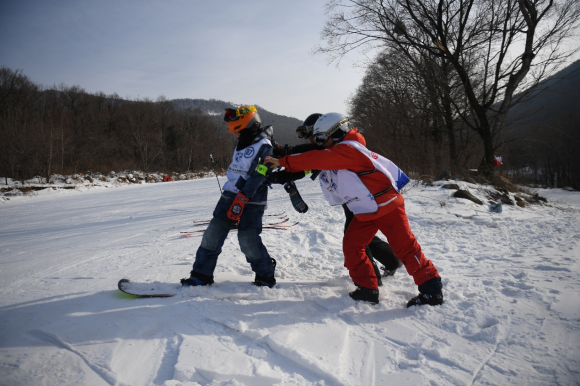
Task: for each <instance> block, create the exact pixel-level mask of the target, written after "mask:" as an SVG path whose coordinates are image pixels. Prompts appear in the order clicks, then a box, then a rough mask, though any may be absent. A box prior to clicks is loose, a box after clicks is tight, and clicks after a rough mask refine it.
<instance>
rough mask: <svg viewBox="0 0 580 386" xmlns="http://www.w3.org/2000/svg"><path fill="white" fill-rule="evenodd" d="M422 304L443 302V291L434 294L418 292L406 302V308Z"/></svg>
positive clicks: (435, 304)
mask: <svg viewBox="0 0 580 386" xmlns="http://www.w3.org/2000/svg"><path fill="white" fill-rule="evenodd" d="M423 304H428V305H430V306H439V305H441V304H443V293H442V292H439V293H436V294H419V295H418V296H415V297H414V298H413V299H411V300H409V302H408V303H407V308H409V307H411V306H422V305H423Z"/></svg>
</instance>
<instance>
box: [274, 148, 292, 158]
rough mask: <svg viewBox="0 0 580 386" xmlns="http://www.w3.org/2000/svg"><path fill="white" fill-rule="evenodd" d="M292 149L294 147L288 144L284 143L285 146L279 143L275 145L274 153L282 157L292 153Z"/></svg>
mask: <svg viewBox="0 0 580 386" xmlns="http://www.w3.org/2000/svg"><path fill="white" fill-rule="evenodd" d="M291 150H292V148H291V147H289V146H288V145H284V147H282V146H280V145H278V146H274V147H273V148H272V153H273V154H274V156H276V157H277V158H280V157H284V156H285V155H289V154H291Z"/></svg>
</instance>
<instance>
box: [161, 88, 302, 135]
mask: <svg viewBox="0 0 580 386" xmlns="http://www.w3.org/2000/svg"><path fill="white" fill-rule="evenodd" d="M172 102H173V105H174V106H175V108H176V109H177V110H185V109H190V108H198V109H201V110H203V111H204V112H205V113H207V114H209V115H213V116H215V119H216V121H218V122H220V124H223V119H222V117H223V113H224V110H225V109H227V108H230V107H239V106H242V105H240V104H234V103H231V102H224V101H222V100H218V99H209V100H207V99H173V100H172ZM256 108H257V109H258V113H259V114H260V118H261V119H262V124H264V125H272V126H273V127H274V139H275V140H276V142H278V143H279V144H281V145H284V144H290V145H297V144H299V143H301V140H300V139H299V138H298V137H296V128H297V127H298V126H300V125H301V124H302V121H300V120H298V119H296V118H291V117H287V116H285V115H279V114H276V113H272V112H270V111H268V110H266V109H264V108H262V107H260V106H258V105H256Z"/></svg>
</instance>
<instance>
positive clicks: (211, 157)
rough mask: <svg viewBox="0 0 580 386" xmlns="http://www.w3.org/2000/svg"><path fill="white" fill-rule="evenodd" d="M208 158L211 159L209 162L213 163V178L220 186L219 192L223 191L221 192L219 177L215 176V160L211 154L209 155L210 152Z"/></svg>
mask: <svg viewBox="0 0 580 386" xmlns="http://www.w3.org/2000/svg"><path fill="white" fill-rule="evenodd" d="M209 158H210V159H211V163H212V165H213V174H215V179H216V180H217V182H218V186H219V187H220V193H223V192H222V186H221V185H220V180H219V178H218V176H217V173H216V171H215V162H214V161H213V156H212V155H211V153H209Z"/></svg>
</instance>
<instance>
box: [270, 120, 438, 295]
mask: <svg viewBox="0 0 580 386" xmlns="http://www.w3.org/2000/svg"><path fill="white" fill-rule="evenodd" d="M343 140H345V141H357V142H359V143H361V144H362V145H363V146H366V141H365V139H364V137H363V136H362V135H361V134H360V133H359V132H358V131H357V129H352V130H350V131H349V132H348V133H347V134H346V136H345V137H344V139H343ZM280 165H281V166H284V167H285V168H286V169H287V170H288V171H290V172H299V171H303V170H313V169H315V170H342V169H347V170H350V171H352V172H355V173H361V172H366V171H370V170H373V169H374V165H373V163H372V162H371V160H370V159H369V158H368V157H367V156H366V155H364V154H363V153H361V152H360V151H358V150H357V149H355V148H354V147H352V146H350V145H348V144H342V145H340V144H336V145H334V146H332V147H330V148H326V149H324V150H313V151H309V152H307V153H302V154H294V155H289V156H285V157H282V158H280ZM359 178H360V180H361V181H362V183H363V184H364V185H365V186H366V187H367V188H368V189H369V190H370V192H371V193H373V194H376V193H378V192H382V191H384V190H386V189H388V188H389V187H390V186H391V185H392V183H391V180H389V178H388V177H387V176H385V175H384V174H383V173H381V172H379V171H377V172H375V173H370V174H366V175H363V176H360V177H359ZM389 200H392V201H391V202H389V203H388V204H387V205H385V206H382V207H379V209H378V210H377V211H376V212H375V213H365V214H357V215H355V217H354V219H353V220H352V221H351V223H350V225H349V227H348V229H347V230H346V232H345V234H344V238H343V241H342V249H343V252H344V266H345V267H346V268H347V269H348V271H349V274H350V277H351V278H352V281H353V282H354V283H355V284H356V285H358V286H361V287H366V288H371V289H378V281H377V276H376V274H375V271H374V269H373V266H372V264H371V262H370V260H369V259H368V258H367V256H366V253H365V245H368V244H369V243H370V242H371V240H372V238H373V236H374V235H375V234H376V233H377V231H378V230H380V231H381V232H382V233H383V234H384V235H385V236H386V237H387V240H388V242H389V244H390V245H391V247H392V249H393V252H394V253H395V255H396V256H397V257H398V258H399V259H400V260H401V261H402V262H403V264H404V265H405V268H406V269H407V272H408V273H409V275H411V276H413V279H414V280H415V284H417V285H421V284H423V283H425V282H426V281H427V280H430V279H433V278H436V277H439V273H438V272H437V269H436V268H435V266H434V265H433V263H432V262H431V261H430V260H428V259H427V258H426V257H425V255H424V254H423V252H422V251H421V246H420V245H419V243H418V242H417V239H416V238H415V236H414V235H413V232H411V228H410V227H409V221H408V220H407V214H406V213H405V201H404V199H403V196H402V195H401V194H399V193H397V191H396V190H395V189H391V190H390V191H389V192H388V193H386V194H383V195H380V196H379V197H377V198H376V202H377V204H381V203H384V202H387V201H389Z"/></svg>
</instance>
